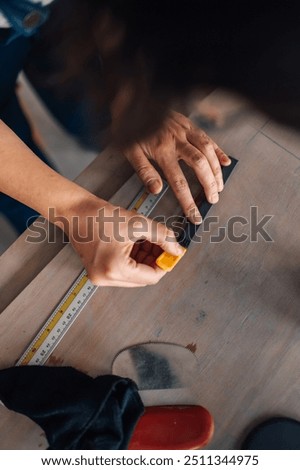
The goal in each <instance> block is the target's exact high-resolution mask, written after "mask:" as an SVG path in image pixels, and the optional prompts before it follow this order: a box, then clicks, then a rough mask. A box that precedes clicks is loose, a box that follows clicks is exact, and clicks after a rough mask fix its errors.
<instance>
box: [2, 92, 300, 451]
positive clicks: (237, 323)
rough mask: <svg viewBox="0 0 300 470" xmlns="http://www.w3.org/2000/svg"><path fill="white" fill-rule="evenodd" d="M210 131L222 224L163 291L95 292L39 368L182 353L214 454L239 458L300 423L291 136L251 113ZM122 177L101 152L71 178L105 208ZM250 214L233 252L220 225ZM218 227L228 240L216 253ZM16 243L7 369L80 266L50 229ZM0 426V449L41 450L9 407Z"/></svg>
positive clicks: (104, 364) (297, 195)
mask: <svg viewBox="0 0 300 470" xmlns="http://www.w3.org/2000/svg"><path fill="white" fill-rule="evenodd" d="M214 99H215V101H216V103H218V94H216V95H215V96H214ZM208 133H209V135H211V137H212V138H214V139H215V141H216V142H217V143H218V144H219V145H220V146H221V147H222V148H223V149H224V150H225V151H226V152H227V153H228V154H230V155H232V156H234V157H235V158H237V159H238V160H239V164H238V165H237V167H236V169H235V170H234V172H233V174H232V175H231V177H230V179H229V181H228V183H227V184H226V186H225V190H224V192H223V193H222V195H221V198H220V201H219V203H218V204H217V205H215V206H214V207H213V208H212V209H211V211H210V213H209V215H210V216H219V222H218V223H215V224H211V226H210V231H207V232H202V233H201V235H202V243H201V244H199V243H197V244H196V243H192V245H191V246H190V248H189V250H188V253H187V254H186V255H185V256H184V257H183V259H182V260H181V261H180V264H179V265H178V266H177V267H176V268H175V269H174V271H173V272H171V273H169V274H167V275H166V276H165V277H164V279H163V280H162V281H161V282H160V283H159V284H158V285H156V286H151V287H144V288H138V289H125V288H99V289H98V290H97V292H96V294H95V295H94V296H93V298H92V299H91V300H90V302H89V303H88V305H87V306H86V307H85V309H84V310H83V312H82V313H81V315H80V317H79V318H78V320H76V322H75V324H74V325H73V326H72V327H71V329H70V330H69V332H68V333H67V334H66V336H65V337H64V339H63V341H62V342H61V343H60V345H59V346H58V347H57V348H56V350H55V351H54V353H53V354H52V356H51V357H50V359H49V360H48V363H47V364H48V365H59V366H64V365H71V366H74V367H76V368H77V369H79V370H81V371H83V372H85V373H88V374H90V375H92V376H96V375H100V374H107V373H110V372H111V364H112V361H113V358H114V356H115V355H116V354H117V353H118V352H119V351H120V350H121V349H123V348H125V347H127V346H130V345H132V344H135V343H140V342H148V341H163V342H172V343H177V344H181V345H183V346H186V347H188V348H190V349H191V350H192V351H194V352H195V354H196V356H197V358H198V361H199V367H198V374H197V376H195V381H194V386H193V389H192V397H193V400H192V402H193V403H197V404H201V405H203V406H205V407H206V408H207V409H208V410H209V411H210V412H211V413H212V415H213V417H214V419H215V435H214V438H213V440H212V442H211V444H210V445H209V448H211V449H239V448H240V445H241V440H242V439H243V437H244V435H245V433H246V432H247V431H248V429H250V428H251V427H252V426H253V425H254V424H255V423H257V422H259V421H260V420H263V419H265V418H268V417H271V416H288V417H292V418H296V419H300V406H299V403H300V361H299V357H300V328H299V326H300V310H299V301H300V283H299V282H300V244H299V239H300V238H299V227H300V209H299V207H300V190H299V188H300V138H299V135H298V134H297V133H296V132H295V131H293V130H286V129H284V128H283V127H282V126H278V125H277V124H274V123H273V122H272V121H270V120H268V119H267V118H266V117H265V116H262V115H260V114H259V113H257V112H255V111H252V110H250V109H249V108H242V109H241V110H240V111H239V112H236V113H235V114H234V113H233V115H232V116H231V118H230V119H228V120H227V123H226V124H225V125H224V126H223V127H222V128H220V129H212V130H211V131H208ZM131 174H132V169H131V168H130V167H129V165H128V163H127V162H126V161H125V159H123V158H122V157H120V156H118V155H116V154H115V153H114V152H113V151H111V150H109V149H108V150H106V151H105V152H104V153H103V154H102V155H100V156H99V157H98V158H97V159H96V160H95V161H94V162H93V163H92V164H91V165H90V167H88V168H87V169H86V170H85V171H84V172H83V173H82V175H81V176H80V177H79V180H78V181H79V183H80V184H82V185H83V186H85V187H87V188H89V189H90V190H92V191H94V192H95V193H97V194H99V195H101V197H104V198H107V199H108V198H110V197H112V196H113V194H115V193H116V192H117V190H118V189H119V188H121V187H122V185H123V184H124V183H125V182H126V181H127V180H128V179H129V177H130V176H131ZM134 191H135V187H134V185H132V188H131V190H130V191H128V187H127V189H126V190H124V188H123V189H122V188H121V189H120V191H119V192H117V194H116V196H115V198H114V201H115V202H117V203H119V204H120V205H123V206H124V207H126V206H127V205H128V204H129V203H130V202H131V199H132V193H133V192H134ZM170 201H172V196H171V194H170V193H167V195H166V196H165V198H164V202H162V204H161V205H160V206H158V208H157V209H156V213H157V214H158V213H159V212H161V213H164V210H167V211H170V207H171V206H170V204H169V202H170ZM173 203H174V201H173V202H172V204H173ZM172 204H171V205H172ZM251 207H252V208H255V207H256V208H257V209H252V210H251ZM251 211H252V221H251V224H250V223H247V224H245V221H244V219H240V221H242V222H243V223H244V225H243V224H242V223H239V224H235V225H234V234H233V235H234V236H236V237H237V236H240V235H241V234H242V233H244V234H245V235H247V237H246V240H245V241H243V242H241V241H240V242H234V240H233V238H234V237H233V236H232V234H231V236H228V233H227V229H229V231H230V222H229V228H228V221H229V220H230V219H231V218H232V217H233V216H241V217H243V218H245V219H247V221H249V218H250V213H251ZM255 211H257V217H258V222H259V221H260V220H261V219H262V218H263V217H264V216H266V215H272V218H271V220H270V221H269V222H268V223H267V224H266V225H265V230H266V231H267V233H268V235H269V237H270V238H271V239H272V241H266V240H264V239H263V238H262V237H261V236H260V235H259V234H258V235H257V236H255V220H254V219H255V217H256V216H255ZM231 220H232V219H231ZM220 227H225V228H226V230H225V232H226V236H225V239H224V240H223V241H221V242H219V243H216V242H214V243H213V242H212V237H215V239H216V236H217V234H218V233H221V232H220ZM25 238H26V233H24V234H23V235H22V236H21V237H20V238H19V239H18V240H17V241H16V242H15V243H14V244H13V245H12V246H11V247H10V248H9V249H8V250H7V251H6V252H5V253H4V254H3V255H2V256H1V257H0V292H1V294H0V311H1V312H2V314H1V315H0V367H1V368H2V369H3V368H5V367H9V366H12V365H14V363H15V361H16V360H17V359H18V358H19V356H20V355H21V353H22V352H23V351H24V349H25V348H26V347H27V345H28V343H29V342H30V340H31V339H32V338H33V336H34V335H35V333H36V332H37V331H38V330H39V328H40V327H41V326H42V325H43V323H44V321H45V320H46V318H47V317H48V316H49V314H50V313H51V311H52V310H53V309H54V308H55V306H56V305H57V303H58V302H59V300H60V299H61V298H62V297H63V295H64V294H65V292H66V290H68V288H69V286H70V285H71V284H72V282H73V281H74V279H75V278H76V276H77V275H78V274H79V273H80V271H81V270H82V266H81V263H80V259H79V258H78V256H77V255H76V254H75V252H74V251H73V250H72V248H71V247H70V246H69V245H63V244H62V241H61V236H60V235H59V231H57V240H56V243H51V244H49V243H42V244H40V245H38V244H28V243H27V242H26V241H25ZM251 238H252V240H251ZM0 416H1V419H0V449H41V448H45V447H47V442H46V439H45V436H44V434H43V432H42V430H41V429H40V428H39V427H38V426H37V425H35V424H34V423H33V422H31V421H30V420H29V419H27V418H25V417H24V416H21V415H18V414H16V413H13V412H11V411H8V410H7V409H5V408H4V407H0Z"/></svg>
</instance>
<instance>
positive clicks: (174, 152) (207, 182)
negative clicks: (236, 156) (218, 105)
mask: <svg viewBox="0 0 300 470" xmlns="http://www.w3.org/2000/svg"><path fill="white" fill-rule="evenodd" d="M123 153H124V155H125V156H126V158H127V159H128V160H129V162H130V163H131V164H132V166H133V167H134V169H135V171H136V172H137V174H138V175H139V177H140V178H141V180H142V181H143V183H144V185H145V186H146V187H147V189H148V190H149V191H150V192H151V193H154V194H157V193H159V192H160V191H161V189H162V181H161V177H160V175H159V174H158V172H157V171H156V169H155V168H154V167H153V165H152V164H151V163H150V161H149V159H150V160H155V161H156V162H157V163H158V165H159V167H160V168H161V169H162V170H163V172H164V175H165V177H166V179H167V181H168V183H169V184H170V186H171V188H172V189H173V191H174V193H175V196H176V197H177V199H178V201H179V203H180V205H181V207H182V209H183V211H184V214H185V215H186V216H187V217H188V218H189V219H190V220H191V221H192V222H193V223H195V224H199V223H200V222H201V215H200V213H199V210H198V208H197V206H196V203H195V201H194V199H193V196H192V194H191V191H190V188H189V185H188V182H187V180H186V178H185V176H184V174H183V172H182V170H181V168H180V165H179V160H184V161H185V162H186V163H187V164H188V165H189V166H190V167H191V168H193V170H194V172H195V174H196V176H197V178H198V180H199V182H200V183H201V185H202V186H203V189H204V192H205V195H206V198H207V200H208V201H209V202H210V203H212V204H214V203H216V202H218V200H219V194H218V193H219V192H220V191H222V189H223V178H222V171H221V165H224V166H227V165H230V158H229V157H228V156H227V155H226V154H225V153H224V152H223V150H221V149H220V148H219V147H218V146H217V144H216V143H215V142H214V141H213V140H212V139H210V137H208V135H206V133H205V132H204V131H203V130H201V129H199V128H197V127H196V126H194V125H193V123H192V122H191V121H190V120H189V119H188V118H187V117H185V116H183V115H182V114H179V113H177V112H174V111H172V112H171V113H170V116H169V117H168V119H167V120H166V121H165V123H164V125H163V127H162V129H160V130H159V131H158V132H157V133H156V134H154V135H153V136H151V137H149V138H148V139H145V140H144V141H142V142H136V143H134V144H133V145H132V146H131V147H129V148H127V149H125V151H123Z"/></svg>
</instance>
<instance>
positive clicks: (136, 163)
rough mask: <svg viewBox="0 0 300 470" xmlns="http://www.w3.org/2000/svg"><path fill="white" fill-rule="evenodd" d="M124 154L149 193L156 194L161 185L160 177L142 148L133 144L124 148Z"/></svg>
mask: <svg viewBox="0 0 300 470" xmlns="http://www.w3.org/2000/svg"><path fill="white" fill-rule="evenodd" d="M125 156H126V158H127V160H128V161H129V162H130V163H131V165H132V166H133V168H134V169H135V171H136V173H137V174H138V176H139V177H140V179H141V180H142V182H143V184H144V185H145V186H146V188H147V190H148V191H149V192H150V193H153V194H158V193H159V192H160V191H161V190H162V187H163V184H162V180H161V177H160V175H159V173H158V172H157V171H156V169H155V168H154V166H153V165H152V164H151V163H150V162H149V160H148V158H147V157H146V155H145V153H144V151H143V149H142V148H141V146H140V145H139V144H135V145H134V146H132V147H130V149H129V150H126V152H125Z"/></svg>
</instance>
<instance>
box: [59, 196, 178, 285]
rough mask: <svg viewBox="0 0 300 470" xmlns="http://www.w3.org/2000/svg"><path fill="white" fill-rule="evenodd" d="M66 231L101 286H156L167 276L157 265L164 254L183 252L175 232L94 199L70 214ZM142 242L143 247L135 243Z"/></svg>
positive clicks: (89, 273) (89, 199) (93, 279)
mask: <svg viewBox="0 0 300 470" xmlns="http://www.w3.org/2000/svg"><path fill="white" fill-rule="evenodd" d="M67 220H68V224H67V225H68V227H64V226H62V225H63V224H61V223H59V222H58V223H57V225H59V226H60V227H61V228H63V229H64V230H65V231H66V233H67V235H68V237H69V240H70V242H71V244H72V245H73V247H74V249H75V250H76V251H77V253H78V254H79V256H80V257H81V259H82V263H83V265H84V267H85V268H86V270H87V273H88V277H89V279H90V280H91V282H92V283H93V284H95V285H98V286H100V285H101V286H121V287H141V286H146V285H151V284H156V283H157V282H158V281H159V280H160V279H161V278H162V277H163V276H164V275H165V274H166V273H165V271H163V270H161V269H160V268H159V267H157V266H156V265H155V262H154V260H155V258H156V257H157V256H159V254H160V253H161V252H162V251H167V252H169V253H171V254H173V255H175V256H178V255H180V254H182V251H183V249H182V248H181V246H180V245H179V244H178V243H177V241H176V239H175V235H174V233H173V232H172V230H170V229H168V228H167V227H166V226H165V225H163V224H160V223H157V222H155V221H152V220H151V219H148V218H146V217H144V216H142V215H139V214H137V213H136V212H133V211H127V210H125V209H122V208H120V207H116V206H113V205H112V204H110V203H107V202H106V201H103V200H102V199H99V198H97V197H96V196H93V195H91V196H90V197H88V198H86V200H85V201H84V202H83V203H82V204H80V206H77V208H76V210H74V208H73V209H72V213H71V214H70V213H69V214H68V216H67ZM140 240H143V243H136V242H137V241H140Z"/></svg>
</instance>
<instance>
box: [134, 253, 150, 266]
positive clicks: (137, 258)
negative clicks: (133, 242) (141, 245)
mask: <svg viewBox="0 0 300 470" xmlns="http://www.w3.org/2000/svg"><path fill="white" fill-rule="evenodd" d="M147 256H148V253H147V252H146V251H144V250H140V251H138V253H137V254H136V256H135V257H133V256H132V258H133V259H134V260H135V261H136V262H137V263H143V262H144V259H145V258H146V257H147ZM146 264H147V263H146Z"/></svg>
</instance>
